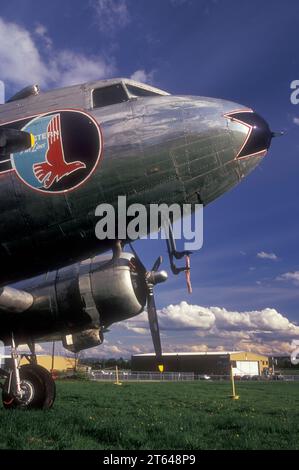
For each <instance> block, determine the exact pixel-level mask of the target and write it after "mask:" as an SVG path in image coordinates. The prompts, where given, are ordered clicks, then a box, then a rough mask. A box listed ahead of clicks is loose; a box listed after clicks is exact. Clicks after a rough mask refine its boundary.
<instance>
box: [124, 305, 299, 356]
mask: <svg viewBox="0 0 299 470" xmlns="http://www.w3.org/2000/svg"><path fill="white" fill-rule="evenodd" d="M158 317H159V324H160V329H161V332H162V343H163V350H164V351H165V352H166V351H170V352H171V351H189V350H190V351H206V350H215V349H216V350H237V349H239V350H240V349H243V350H248V351H249V350H251V351H257V352H261V353H265V352H268V353H269V352H287V351H288V350H289V344H290V343H289V342H291V341H292V340H293V339H294V338H299V327H298V326H297V325H296V324H294V323H292V322H290V321H289V319H288V318H287V317H286V316H284V315H282V314H281V313H280V312H278V311H277V310H276V309H273V308H265V309H263V310H256V311H248V312H246V311H245V312H238V311H232V310H227V309H225V308H220V307H202V306H199V305H190V304H188V303H187V302H181V303H180V304H177V305H169V306H168V307H165V308H163V309H161V310H159V311H158ZM118 327H119V328H120V329H122V330H123V329H126V330H129V331H130V332H132V333H136V335H137V337H134V338H135V342H136V343H137V344H138V343H139V341H138V336H139V334H142V335H143V336H144V337H145V336H146V333H147V336H148V341H146V340H145V339H144V340H143V341H142V344H140V343H139V346H140V348H141V349H142V351H143V352H147V351H148V349H149V350H152V346H151V341H150V332H149V326H148V319H147V314H146V313H145V312H143V313H142V314H141V315H139V316H138V317H136V318H133V319H131V320H129V321H127V322H125V323H120V324H118ZM139 330H140V331H139ZM174 338H175V343H174V342H173V339H174ZM199 338H200V339H201V340H200V341H198V339H199ZM286 345H288V347H286ZM128 349H130V348H128Z"/></svg>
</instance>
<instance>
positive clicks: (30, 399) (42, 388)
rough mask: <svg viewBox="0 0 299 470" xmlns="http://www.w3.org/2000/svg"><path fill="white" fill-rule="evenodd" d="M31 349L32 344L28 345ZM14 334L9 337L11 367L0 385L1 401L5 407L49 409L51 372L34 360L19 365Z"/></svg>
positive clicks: (52, 391) (52, 385) (52, 393)
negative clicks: (0, 386) (0, 389)
mask: <svg viewBox="0 0 299 470" xmlns="http://www.w3.org/2000/svg"><path fill="white" fill-rule="evenodd" d="M30 349H31V350H32V349H33V348H32V345H30ZM20 359H21V357H20V354H19V353H18V350H17V347H16V344H15V340H14V336H13V335H12V339H11V361H12V365H11V369H10V371H9V372H4V371H1V372H2V374H3V375H5V376H6V379H5V382H4V384H3V386H2V402H3V406H4V408H6V409H15V408H22V409H44V410H45V409H49V408H51V407H52V406H53V403H54V400H55V395H56V386H55V382H54V380H53V379H52V376H51V374H50V373H49V372H48V371H47V370H46V369H44V367H41V366H39V365H37V363H36V360H34V359H33V361H30V363H29V364H26V365H23V366H20ZM3 372H4V373H3Z"/></svg>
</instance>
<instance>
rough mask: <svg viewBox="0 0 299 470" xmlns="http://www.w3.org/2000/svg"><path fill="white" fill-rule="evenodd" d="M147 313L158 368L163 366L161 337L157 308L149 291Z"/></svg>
mask: <svg viewBox="0 0 299 470" xmlns="http://www.w3.org/2000/svg"><path fill="white" fill-rule="evenodd" d="M147 313H148V321H149V325H150V330H151V334H152V340H153V345H154V350H155V353H156V358H157V363H158V367H159V370H161V369H160V368H161V367H162V368H163V361H162V347H161V339H160V330H159V323H158V316H157V309H156V303H155V298H154V294H153V293H152V292H150V293H149V295H148V299H147Z"/></svg>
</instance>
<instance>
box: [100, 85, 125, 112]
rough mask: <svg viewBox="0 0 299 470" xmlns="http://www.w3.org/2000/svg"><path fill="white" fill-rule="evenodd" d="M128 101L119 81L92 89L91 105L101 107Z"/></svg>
mask: <svg viewBox="0 0 299 470" xmlns="http://www.w3.org/2000/svg"><path fill="white" fill-rule="evenodd" d="M125 101H128V95H127V93H126V90H125V89H124V87H123V86H122V84H121V83H119V84H116V85H110V86H106V87H103V88H96V89H95V90H93V107H94V108H103V107H104V106H111V105H112V104H119V103H124V102H125Z"/></svg>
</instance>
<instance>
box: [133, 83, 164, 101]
mask: <svg viewBox="0 0 299 470" xmlns="http://www.w3.org/2000/svg"><path fill="white" fill-rule="evenodd" d="M126 87H127V90H128V92H129V93H130V95H132V96H134V97H137V98H142V97H146V96H161V95H160V93H156V92H154V91H151V90H146V89H145V88H141V87H138V86H134V85H129V84H128V83H126Z"/></svg>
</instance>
